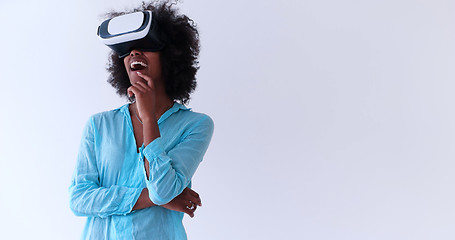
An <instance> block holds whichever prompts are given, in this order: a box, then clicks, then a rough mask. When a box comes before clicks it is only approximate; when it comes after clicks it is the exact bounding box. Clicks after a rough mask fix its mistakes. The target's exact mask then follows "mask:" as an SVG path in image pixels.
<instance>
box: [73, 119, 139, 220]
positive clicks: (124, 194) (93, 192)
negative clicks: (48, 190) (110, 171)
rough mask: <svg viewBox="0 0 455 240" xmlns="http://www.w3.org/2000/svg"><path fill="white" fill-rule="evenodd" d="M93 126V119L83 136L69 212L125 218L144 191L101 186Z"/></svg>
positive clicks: (81, 214) (74, 175)
mask: <svg viewBox="0 0 455 240" xmlns="http://www.w3.org/2000/svg"><path fill="white" fill-rule="evenodd" d="M93 125H94V123H93V118H90V120H89V121H88V122H87V124H86V126H85V129H84V132H83V136H82V140H81V144H80V147H79V153H78V157H77V164H76V169H75V171H74V174H73V177H72V181H71V186H70V187H69V194H70V208H71V210H72V211H73V212H74V214H75V215H77V216H96V217H102V218H104V217H108V216H110V215H126V214H127V213H129V212H131V210H132V208H133V206H134V204H135V203H136V201H137V199H138V198H139V195H140V194H141V192H142V188H129V187H124V186H118V185H113V186H110V187H102V186H100V181H99V179H100V175H99V172H98V168H97V164H96V154H95V151H96V149H95V141H94V130H93V129H94V127H93Z"/></svg>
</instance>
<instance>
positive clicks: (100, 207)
mask: <svg viewBox="0 0 455 240" xmlns="http://www.w3.org/2000/svg"><path fill="white" fill-rule="evenodd" d="M128 106H129V104H125V105H124V106H122V107H120V108H118V109H115V110H112V111H107V112H102V113H98V114H95V115H93V116H91V117H90V119H89V121H88V122H87V124H86V126H85V129H84V131H83V136H82V140H81V143H80V148H79V153H78V157H77V164H76V169H75V172H74V174H73V178H72V182H71V186H70V187H69V193H70V207H71V210H72V211H73V212H74V214H76V215H77V216H87V217H88V219H87V223H86V225H85V228H84V231H83V234H82V237H81V239H166V240H169V239H186V233H185V229H184V227H183V224H182V219H183V213H181V212H176V211H172V210H169V209H166V208H163V207H160V206H153V207H149V208H145V209H141V210H136V211H132V208H133V206H134V205H135V203H136V201H137V199H138V198H139V195H140V194H141V192H142V189H143V188H145V187H147V188H148V191H149V197H150V199H151V200H152V202H154V203H155V204H157V205H163V204H165V203H168V202H169V201H171V200H172V199H174V198H175V197H176V196H177V195H179V194H180V193H181V192H182V191H183V190H184V189H185V188H186V187H190V186H191V177H192V176H193V174H194V172H195V171H196V169H197V167H198V165H199V163H200V162H201V161H202V158H203V156H204V154H205V152H206V150H207V148H208V145H209V143H210V139H211V137H212V134H213V121H212V119H211V118H210V117H209V116H207V115H205V114H202V113H196V112H193V111H191V110H190V109H188V108H186V107H185V106H184V105H181V104H179V103H174V105H173V106H172V107H171V108H170V109H169V110H167V111H166V112H165V113H164V114H163V115H162V116H161V117H160V119H159V120H158V126H159V129H160V135H161V136H160V137H159V138H157V139H155V140H153V141H152V142H151V143H150V144H148V145H147V146H145V147H144V146H142V147H141V148H140V149H139V151H138V150H137V145H136V140H135V138H134V132H133V125H132V122H131V116H130V112H129V110H128ZM144 157H146V158H147V160H148V161H149V163H150V178H149V179H147V177H146V172H145V168H144Z"/></svg>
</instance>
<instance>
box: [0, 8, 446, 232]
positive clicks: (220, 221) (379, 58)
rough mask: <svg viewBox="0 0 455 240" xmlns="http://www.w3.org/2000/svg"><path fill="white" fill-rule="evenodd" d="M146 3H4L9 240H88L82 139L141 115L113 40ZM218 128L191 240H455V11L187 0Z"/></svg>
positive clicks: (189, 225) (204, 167)
mask: <svg viewBox="0 0 455 240" xmlns="http://www.w3.org/2000/svg"><path fill="white" fill-rule="evenodd" d="M138 2H139V1H120V0H116V1H112V0H98V1H89V0H81V1H56V0H43V1H31V0H28V1H13V0H2V2H0V29H1V35H0V49H1V51H0V53H1V57H0V74H1V77H0V79H1V82H0V83H1V89H2V91H1V94H0V101H1V102H2V104H3V105H2V111H1V120H0V121H1V124H0V131H1V132H0V213H1V217H0V219H1V220H0V221H1V222H0V226H1V227H0V229H1V231H0V232H1V235H2V239H79V236H80V233H81V231H82V229H83V225H84V222H85V218H83V217H76V216H74V215H73V214H72V212H71V211H70V209H69V204H68V191H67V189H68V186H69V184H70V179H71V174H72V172H73V169H74V166H75V160H76V154H77V150H78V146H79V141H80V137H81V134H82V128H83V126H84V123H85V122H86V120H87V119H88V117H89V116H90V115H92V114H94V113H97V112H100V111H105V110H110V109H114V108H117V107H119V106H120V105H122V104H124V103H126V100H125V99H121V98H119V97H117V96H116V95H115V91H114V89H113V88H112V87H110V86H109V84H108V83H107V82H106V78H107V73H106V71H105V66H106V62H107V54H108V51H109V50H108V49H107V47H105V46H104V45H102V43H101V42H100V41H99V40H98V38H97V36H96V28H97V26H98V24H99V23H100V22H101V21H102V20H103V18H102V17H101V15H102V14H103V13H105V12H106V11H108V10H111V9H117V10H122V9H124V8H128V7H132V6H135V5H136V3H138ZM178 6H179V8H180V9H181V12H183V13H185V14H187V15H188V16H189V17H191V18H192V19H194V21H195V22H196V23H197V24H198V27H199V30H200V37H201V45H202V48H201V56H200V65H201V69H200V71H199V73H198V84H199V85H198V88H197V90H196V92H195V93H194V95H193V98H192V101H191V102H190V104H189V107H192V108H193V110H195V111H199V112H204V113H207V114H209V115H210V116H211V117H212V118H213V119H214V121H215V133H214V136H213V139H212V143H211V146H210V147H209V150H208V152H207V154H206V157H205V159H204V161H203V163H202V164H201V166H200V168H199V169H198V171H197V172H196V175H195V177H194V179H193V185H194V188H195V189H196V190H197V191H198V192H199V193H200V194H201V196H202V201H203V207H201V208H198V210H197V213H196V217H195V218H194V219H190V218H189V217H185V218H184V222H185V226H186V229H187V233H188V237H189V239H229V240H231V239H309V240H329V239H330V240H332V239H337V240H338V239H342V240H365V239H378V240H379V239H381V240H382V239H388V240H389V239H394V240H395V239H396V240H401V239H413V240H418V239H422V240H424V239H425V240H426V239H438V240H441V239H454V238H455V231H454V226H455V208H454V204H455V191H454V189H455V188H454V183H455V174H454V172H455V162H454V157H455V148H454V146H455V125H454V123H455V111H454V108H453V105H454V103H455V94H454V90H455V82H454V80H455V70H454V69H455V68H454V66H455V30H454V29H455V28H454V27H453V23H454V22H455V2H454V1H451V0H414V1H411V0H383V1H361V0H345V1H337V0H287V1H281V2H280V1H269V0H251V1H240V0H232V1H219V0H214V1H202V0H192V1H188V0H187V1H184V2H183V3H181V4H178Z"/></svg>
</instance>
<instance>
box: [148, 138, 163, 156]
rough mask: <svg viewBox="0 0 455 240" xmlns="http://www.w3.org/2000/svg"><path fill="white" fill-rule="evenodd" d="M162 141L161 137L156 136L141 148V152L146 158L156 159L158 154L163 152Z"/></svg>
mask: <svg viewBox="0 0 455 240" xmlns="http://www.w3.org/2000/svg"><path fill="white" fill-rule="evenodd" d="M162 141H163V140H162V138H161V137H157V138H155V139H154V140H153V141H152V142H151V143H149V144H148V145H147V146H145V148H144V149H143V154H144V156H145V157H146V158H147V160H149V161H151V160H152V159H156V158H158V156H159V155H160V154H162V153H164V147H163V143H162Z"/></svg>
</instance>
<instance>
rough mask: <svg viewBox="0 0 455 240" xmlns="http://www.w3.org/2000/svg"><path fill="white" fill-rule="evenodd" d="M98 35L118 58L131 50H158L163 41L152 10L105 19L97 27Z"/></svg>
mask: <svg viewBox="0 0 455 240" xmlns="http://www.w3.org/2000/svg"><path fill="white" fill-rule="evenodd" d="M97 34H98V36H99V37H100V38H101V40H102V41H103V43H104V44H105V45H106V46H108V47H110V48H111V49H112V50H114V51H115V52H116V53H117V54H118V55H119V57H120V58H123V57H126V56H127V55H128V54H129V53H130V52H131V50H133V49H138V50H141V51H148V52H158V51H160V50H161V49H163V48H164V45H165V44H164V41H163V40H162V36H161V34H160V31H159V27H158V24H157V23H156V21H155V19H154V17H153V14H152V11H144V12H134V13H129V14H125V15H121V16H118V17H114V18H111V19H108V20H105V21H104V22H102V23H101V25H100V26H99V27H98V33H97Z"/></svg>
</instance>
